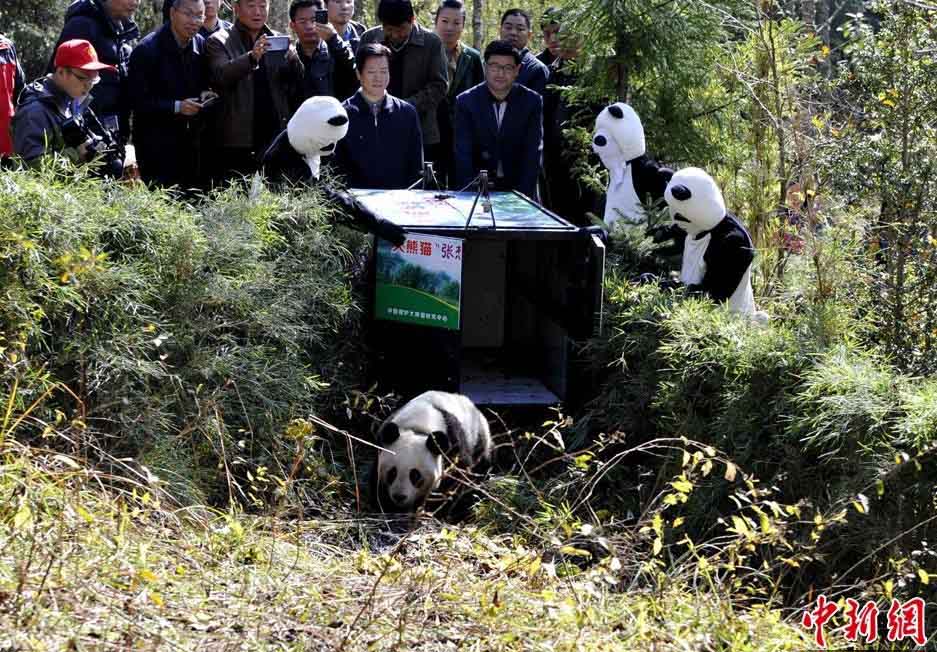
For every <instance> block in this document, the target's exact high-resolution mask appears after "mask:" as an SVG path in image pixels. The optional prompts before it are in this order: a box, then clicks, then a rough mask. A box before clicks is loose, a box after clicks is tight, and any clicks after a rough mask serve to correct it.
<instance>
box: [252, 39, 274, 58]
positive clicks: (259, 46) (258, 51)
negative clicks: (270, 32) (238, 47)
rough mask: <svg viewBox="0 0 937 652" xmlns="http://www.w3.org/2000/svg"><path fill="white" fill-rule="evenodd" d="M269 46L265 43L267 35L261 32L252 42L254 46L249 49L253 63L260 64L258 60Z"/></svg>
mask: <svg viewBox="0 0 937 652" xmlns="http://www.w3.org/2000/svg"><path fill="white" fill-rule="evenodd" d="M269 48H270V44H269V43H267V35H266V34H261V35H260V38H259V39H257V40H256V41H255V42H254V47H253V48H252V49H251V59H253V60H254V63H255V64H257V65H260V60H261V59H262V58H263V56H264V54H265V53H266V52H267V50H268V49H269Z"/></svg>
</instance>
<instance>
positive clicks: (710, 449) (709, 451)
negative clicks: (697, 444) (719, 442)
mask: <svg viewBox="0 0 937 652" xmlns="http://www.w3.org/2000/svg"><path fill="white" fill-rule="evenodd" d="M704 450H705V451H706V454H707V455H709V456H710V457H715V456H716V449H715V448H713V447H712V446H707V447H706V448H705V449H704Z"/></svg>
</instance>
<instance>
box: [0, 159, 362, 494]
mask: <svg viewBox="0 0 937 652" xmlns="http://www.w3.org/2000/svg"><path fill="white" fill-rule="evenodd" d="M0 201H2V202H3V204H4V205H5V206H7V207H8V209H7V210H6V211H4V212H3V214H2V216H0V233H3V237H2V240H0V258H2V260H3V263H4V265H3V271H2V272H0V274H2V276H0V288H2V291H3V298H4V300H3V302H2V307H0V320H2V321H0V323H2V328H3V332H4V333H6V334H7V335H6V337H7V344H8V345H9V346H11V347H12V348H13V349H14V350H18V351H20V354H19V355H21V356H22V359H21V360H20V364H19V367H18V372H17V373H18V375H17V376H14V377H7V378H5V379H4V380H5V386H4V390H5V391H4V400H6V399H7V398H10V399H11V400H13V401H14V403H15V402H17V401H18V402H19V403H20V405H19V406H17V407H19V408H23V407H25V405H28V403H30V402H31V401H32V400H34V398H35V397H36V396H37V395H38V394H39V393H41V392H42V391H44V390H45V389H47V388H49V387H50V386H52V385H53V384H54V383H60V387H67V388H68V391H67V392H66V391H58V392H56V394H55V400H53V401H51V402H46V403H45V404H44V405H43V407H42V410H43V413H42V415H41V416H40V415H38V414H37V415H36V416H37V417H38V418H39V420H40V421H44V422H49V421H53V420H54V419H55V411H56V410H61V412H63V413H65V414H68V415H70V416H72V415H74V416H75V417H76V422H75V424H76V425H75V429H76V434H75V436H76V441H75V445H76V446H77V447H84V448H87V447H92V446H101V447H103V448H106V449H107V450H108V451H109V452H111V453H114V454H126V455H128V456H129V455H136V456H139V457H140V459H141V461H142V462H143V463H144V464H151V465H153V466H154V467H156V472H157V474H159V475H163V470H164V469H165V470H166V474H167V480H168V481H170V482H178V483H179V492H178V493H179V495H187V496H188V497H189V498H191V499H197V500H200V501H203V500H208V501H210V502H218V501H221V500H225V499H228V498H243V497H245V495H246V490H244V489H242V488H241V485H240V484H238V483H237V482H236V479H237V478H239V477H244V473H245V472H246V471H247V470H249V469H250V468H253V467H254V466H256V465H264V464H266V465H268V466H270V468H274V469H275V468H277V467H276V462H277V459H278V454H280V453H284V452H285V453H286V454H288V455H292V454H293V449H294V445H295V442H293V441H291V440H289V439H286V438H284V437H283V433H284V429H285V427H286V425H287V424H288V423H289V422H290V421H291V420H292V419H294V418H297V417H304V416H306V415H307V414H308V413H309V412H310V411H313V410H315V409H316V408H317V407H319V406H321V405H322V404H323V402H324V401H325V400H326V393H325V391H326V389H325V388H326V386H327V383H326V382H325V381H324V380H323V379H322V377H321V376H320V375H319V374H320V372H321V371H322V370H323V369H324V368H325V367H326V366H327V367H329V368H333V367H334V366H335V365H336V364H337V363H336V361H335V359H334V358H335V355H334V351H335V350H337V349H339V348H344V347H347V346H348V343H347V342H343V341H342V338H341V337H338V333H339V331H341V330H342V329H346V328H349V327H352V328H353V325H352V322H353V319H352V318H353V316H354V315H355V310H356V308H355V303H354V300H353V298H352V294H351V286H350V282H349V280H348V275H347V274H346V272H347V270H348V268H349V266H350V263H351V262H352V261H353V257H352V255H351V253H350V252H349V250H348V248H347V246H346V245H345V244H343V243H342V241H341V240H340V239H339V238H338V237H336V233H335V231H333V230H332V228H331V227H330V226H329V222H328V220H327V216H326V213H327V211H325V210H324V209H323V207H322V204H321V198H320V196H319V195H318V194H317V193H316V192H315V191H304V192H294V193H291V194H289V195H273V194H271V193H269V192H268V191H266V190H265V189H263V188H262V187H261V186H255V187H254V188H252V189H250V190H249V191H245V190H244V189H240V188H236V187H232V188H229V189H227V190H224V191H219V192H218V193H217V194H215V195H214V196H213V197H212V198H211V201H206V202H204V203H199V204H197V205H186V204H182V203H180V202H178V201H175V200H173V199H172V198H171V197H170V196H168V195H166V194H162V193H156V192H150V191H148V190H146V189H145V188H142V187H126V186H122V185H117V184H102V183H100V182H99V181H98V180H93V179H87V178H81V177H76V176H69V175H62V174H61V173H60V172H58V171H56V170H55V169H52V168H51V167H50V169H47V170H45V171H44V173H43V174H42V176H33V175H31V174H28V173H25V172H11V173H8V174H5V175H4V176H3V177H2V178H0ZM320 365H321V366H320ZM18 379H19V380H22V381H23V382H19V381H18ZM14 381H16V382H17V383H18V385H19V391H15V389H16V388H14V387H13V382H14ZM40 425H41V424H40V423H39V422H37V423H36V427H35V428H34V429H33V432H34V433H35V434H41V432H42V429H41V427H40ZM232 478H234V482H232Z"/></svg>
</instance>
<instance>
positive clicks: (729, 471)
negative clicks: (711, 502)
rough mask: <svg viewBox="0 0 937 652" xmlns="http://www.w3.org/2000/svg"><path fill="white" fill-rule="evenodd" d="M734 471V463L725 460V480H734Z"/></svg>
mask: <svg viewBox="0 0 937 652" xmlns="http://www.w3.org/2000/svg"><path fill="white" fill-rule="evenodd" d="M735 471H736V468H735V464H733V463H732V462H726V475H725V478H726V480H728V481H729V482H732V481H734V480H735Z"/></svg>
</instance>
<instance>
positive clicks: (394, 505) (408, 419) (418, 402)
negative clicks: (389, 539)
mask: <svg viewBox="0 0 937 652" xmlns="http://www.w3.org/2000/svg"><path fill="white" fill-rule="evenodd" d="M377 443H378V445H379V446H381V447H382V449H383V450H380V451H379V452H378V455H377V460H376V461H375V463H374V466H373V467H372V469H371V482H370V485H371V496H372V498H373V500H374V502H375V507H376V508H377V509H378V510H379V511H382V512H413V511H416V510H417V509H418V508H420V507H422V506H423V505H424V503H425V502H426V500H427V498H428V497H429V495H430V494H431V493H432V492H434V491H437V490H441V489H442V490H445V486H444V480H446V479H449V480H453V482H457V476H458V475H459V474H460V473H465V472H467V471H468V472H470V471H480V470H483V469H484V468H485V467H486V466H487V465H488V463H489V462H490V460H491V448H492V446H491V431H490V429H489V426H488V421H487V419H485V416H484V415H483V414H482V413H481V411H480V410H479V409H478V408H477V407H475V404H474V403H472V401H471V400H469V399H468V398H467V397H465V396H462V395H461V394H448V393H446V392H437V391H429V392H424V393H423V394H420V395H419V396H417V397H416V398H414V399H412V400H411V401H409V402H407V403H406V405H404V406H403V407H402V408H400V409H399V410H398V411H397V412H395V413H394V414H392V415H391V416H390V417H389V418H388V419H387V420H386V421H384V423H382V424H381V426H380V428H379V429H378V431H377Z"/></svg>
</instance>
